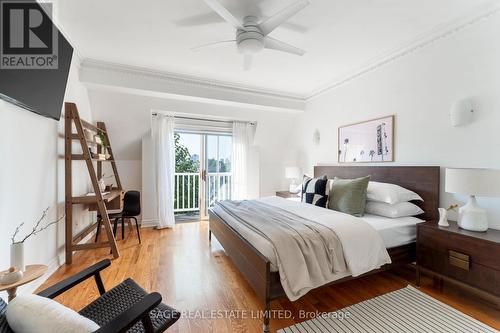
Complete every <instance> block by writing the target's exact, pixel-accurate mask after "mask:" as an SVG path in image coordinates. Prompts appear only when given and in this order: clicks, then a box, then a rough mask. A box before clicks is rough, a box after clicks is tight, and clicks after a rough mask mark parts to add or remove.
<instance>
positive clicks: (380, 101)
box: [296, 13, 500, 228]
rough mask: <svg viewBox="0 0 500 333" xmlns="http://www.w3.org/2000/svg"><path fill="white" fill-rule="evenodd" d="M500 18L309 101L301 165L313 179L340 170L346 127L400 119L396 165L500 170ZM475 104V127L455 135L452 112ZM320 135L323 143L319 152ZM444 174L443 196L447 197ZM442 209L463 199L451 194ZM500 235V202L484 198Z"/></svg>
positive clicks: (301, 131) (300, 123) (301, 132)
mask: <svg viewBox="0 0 500 333" xmlns="http://www.w3.org/2000/svg"><path fill="white" fill-rule="evenodd" d="M499 31H500V14H498V13H497V14H495V15H493V16H491V17H489V18H487V19H485V20H482V21H480V22H477V23H476V24H475V25H473V26H470V27H468V28H466V29H464V30H462V31H459V32H458V33H456V34H453V35H450V36H447V37H446V38H443V39H441V40H439V41H437V42H435V43H433V44H431V45H429V46H427V47H425V48H423V49H420V50H418V51H416V52H414V53H412V54H409V55H406V56H404V57H402V58H399V59H397V60H395V61H393V62H391V63H389V64H387V65H385V66H383V67H381V68H379V69H377V70H375V71H372V72H369V73H367V74H365V75H363V76H361V77H358V78H357V79H354V80H352V81H349V82H347V83H346V84H343V85H341V86H339V87H337V88H336V89H334V90H330V91H328V92H326V93H324V94H323V95H320V96H318V97H317V98H314V99H312V100H310V101H309V103H308V105H307V110H306V112H305V113H304V114H303V115H301V116H300V117H299V118H298V120H297V128H298V129H297V136H296V139H297V140H296V147H297V159H298V160H299V161H300V164H301V165H302V167H303V168H304V169H305V170H309V172H312V166H313V165H316V164H336V163H337V153H336V152H337V128H338V127H339V126H340V125H345V124H350V123H353V122H357V121H363V120H368V119H372V118H376V117H380V116H385V115H390V114H395V115H396V124H395V159H396V160H395V161H396V163H393V164H394V165H439V166H441V167H443V168H444V167H484V168H497V169H499V168H500V134H499V133H500V91H499V87H500V39H499V38H498V32H499ZM464 97H471V98H472V99H473V100H474V102H475V105H476V114H475V120H474V122H473V123H471V124H470V125H468V126H465V127H452V126H451V125H450V121H449V110H450V107H451V105H452V104H453V103H454V102H455V101H456V100H458V99H461V98H464ZM315 129H319V131H320V133H321V143H320V145H319V146H313V144H312V135H313V131H314V130H315ZM443 177H444V173H442V179H441V183H442V187H441V188H442V189H444V179H443ZM441 199H442V200H441V201H442V202H441V205H442V206H443V207H444V206H447V205H449V204H450V203H452V202H459V203H463V202H464V200H465V198H464V197H461V196H453V195H450V194H445V193H444V191H443V190H442V193H441ZM479 201H480V204H482V205H483V206H485V207H486V208H488V211H489V213H490V215H491V216H490V223H491V224H492V225H494V226H496V228H500V199H498V198H491V199H487V198H480V200H479Z"/></svg>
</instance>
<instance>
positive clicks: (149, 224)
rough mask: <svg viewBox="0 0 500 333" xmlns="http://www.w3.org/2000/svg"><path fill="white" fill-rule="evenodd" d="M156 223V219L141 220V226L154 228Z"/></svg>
mask: <svg viewBox="0 0 500 333" xmlns="http://www.w3.org/2000/svg"><path fill="white" fill-rule="evenodd" d="M157 225H158V220H142V221H141V228H154V227H156V226H157Z"/></svg>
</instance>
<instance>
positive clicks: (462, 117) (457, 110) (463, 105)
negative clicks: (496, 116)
mask: <svg viewBox="0 0 500 333" xmlns="http://www.w3.org/2000/svg"><path fill="white" fill-rule="evenodd" d="M473 118H474V107H473V105H472V101H471V100H469V99H462V100H460V101H457V102H455V104H453V106H452V108H451V111H450V121H451V126H453V127H457V126H463V125H468V124H470V123H471V122H472V121H473Z"/></svg>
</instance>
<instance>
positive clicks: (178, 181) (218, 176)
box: [174, 172, 232, 219]
mask: <svg viewBox="0 0 500 333" xmlns="http://www.w3.org/2000/svg"><path fill="white" fill-rule="evenodd" d="M174 181H175V182H174V213H175V214H176V216H177V217H179V219H182V218H181V216H182V215H189V216H191V219H193V215H194V216H195V217H196V216H197V215H206V212H204V213H205V214H201V211H200V210H201V200H202V198H205V201H206V204H205V207H207V208H210V207H212V206H213V205H214V204H215V203H216V202H217V201H221V200H228V199H231V187H232V174H231V173H230V172H223V173H210V172H209V173H207V179H206V185H205V189H204V190H205V195H202V192H201V191H202V190H203V189H202V185H203V183H200V174H199V173H175V175H174ZM196 213H198V214H196ZM195 217H194V218H195Z"/></svg>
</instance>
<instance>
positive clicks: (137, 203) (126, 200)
mask: <svg viewBox="0 0 500 333" xmlns="http://www.w3.org/2000/svg"><path fill="white" fill-rule="evenodd" d="M139 215H141V193H140V192H139V191H127V192H125V196H124V197H123V210H122V211H121V212H119V213H112V214H109V215H108V216H109V219H110V220H112V219H114V220H115V221H114V224H113V233H114V235H115V237H116V231H117V229H118V220H120V219H121V221H122V239H125V219H132V220H134V221H135V227H136V229H137V237H138V238H139V244H140V243H141V232H140V229H139V223H138V222H137V216H139ZM97 220H98V223H97V231H96V234H95V241H96V242H97V240H98V239H99V232H100V231H101V222H102V221H101V217H100V216H98V218H97Z"/></svg>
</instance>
